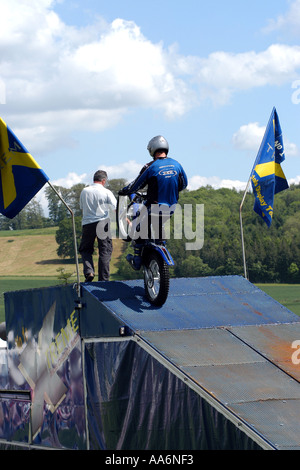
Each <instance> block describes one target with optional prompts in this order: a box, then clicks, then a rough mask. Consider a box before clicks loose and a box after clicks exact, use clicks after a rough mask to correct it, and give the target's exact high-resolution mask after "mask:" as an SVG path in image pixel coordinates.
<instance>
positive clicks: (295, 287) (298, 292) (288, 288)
mask: <svg viewBox="0 0 300 470" xmlns="http://www.w3.org/2000/svg"><path fill="white" fill-rule="evenodd" d="M256 285H257V287H259V288H260V289H261V290H263V291H264V292H265V293H266V294H268V295H269V296H270V297H272V298H273V299H275V300H277V302H279V303H280V304H282V305H284V306H285V307H286V308H288V309H289V310H291V311H292V312H293V313H296V315H300V285H299V284H256Z"/></svg>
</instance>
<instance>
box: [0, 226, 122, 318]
mask: <svg viewBox="0 0 300 470" xmlns="http://www.w3.org/2000/svg"><path fill="white" fill-rule="evenodd" d="M55 232H56V228H47V229H36V230H15V231H0V322H1V321H4V295H3V294H4V292H8V291H13V290H23V289H32V288H36V287H48V286H54V285H58V284H61V282H62V281H61V280H60V279H59V271H58V270H59V269H60V268H62V269H64V270H65V272H66V273H69V274H72V277H70V280H69V282H76V279H77V278H76V265H75V263H74V262H73V261H72V262H71V261H70V260H63V259H61V258H59V257H58V256H57V253H56V250H57V247H58V245H57V243H56V241H55ZM123 243H124V242H123V241H122V240H118V239H116V240H113V247H114V250H113V257H112V261H111V279H112V280H113V279H115V278H116V271H117V267H116V263H117V260H118V258H119V256H120V255H121V253H122V247H123ZM94 261H95V266H97V254H96V252H95V257H94ZM79 271H80V281H84V277H83V272H82V264H81V262H80V265H79Z"/></svg>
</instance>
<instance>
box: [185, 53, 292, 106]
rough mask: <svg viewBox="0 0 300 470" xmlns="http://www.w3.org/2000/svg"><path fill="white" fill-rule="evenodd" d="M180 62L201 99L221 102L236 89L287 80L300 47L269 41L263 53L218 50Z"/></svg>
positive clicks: (277, 83)
mask: <svg viewBox="0 0 300 470" xmlns="http://www.w3.org/2000/svg"><path fill="white" fill-rule="evenodd" d="M182 62H185V70H186V71H189V73H190V74H192V75H193V76H194V79H195V81H196V82H197V83H198V86H199V89H200V94H201V96H202V99H207V98H210V99H211V100H212V101H213V102H214V103H215V104H218V105H224V104H226V103H228V102H229V101H230V99H231V97H232V95H233V94H234V93H236V92H239V91H242V90H250V89H253V88H256V87H263V86H266V85H274V86H278V85H282V84H284V83H290V82H291V81H292V80H293V79H295V78H296V77H297V71H298V69H299V68H300V47H299V46H288V45H284V44H272V45H271V46H270V47H268V48H267V49H266V50H265V51H262V52H255V51H248V52H244V53H238V54H234V53H228V52H223V51H217V52H213V53H212V54H210V55H209V56H208V57H207V58H196V57H194V58H190V57H188V58H186V59H183V60H182Z"/></svg>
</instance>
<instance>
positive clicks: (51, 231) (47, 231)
mask: <svg viewBox="0 0 300 470" xmlns="http://www.w3.org/2000/svg"><path fill="white" fill-rule="evenodd" d="M56 231H57V227H47V228H31V229H26V230H0V237H22V236H25V235H31V236H34V235H55V233H56Z"/></svg>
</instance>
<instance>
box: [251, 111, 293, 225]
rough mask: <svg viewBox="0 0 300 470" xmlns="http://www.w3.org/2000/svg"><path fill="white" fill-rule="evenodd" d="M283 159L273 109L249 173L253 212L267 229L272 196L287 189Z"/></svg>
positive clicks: (279, 135)
mask: <svg viewBox="0 0 300 470" xmlns="http://www.w3.org/2000/svg"><path fill="white" fill-rule="evenodd" d="M284 159H285V155H284V147H283V140H282V133H281V127H280V123H279V119H278V115H277V112H276V109H275V108H273V111H272V114H271V117H270V120H269V123H268V125H267V128H266V131H265V135H264V138H263V140H262V143H261V146H260V149H259V152H258V154H257V157H256V161H255V164H254V167H253V170H252V173H251V183H252V188H253V193H254V196H255V202H254V207H253V210H254V211H255V212H256V213H257V214H259V215H260V216H261V217H262V219H263V220H264V221H265V222H266V224H267V225H268V227H270V225H271V223H272V217H273V203H274V195H275V194H276V193H279V192H280V191H283V190H284V189H287V188H288V187H289V185H288V182H287V180H286V177H285V175H284V173H283V171H282V168H281V163H282V162H283V161H284Z"/></svg>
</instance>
